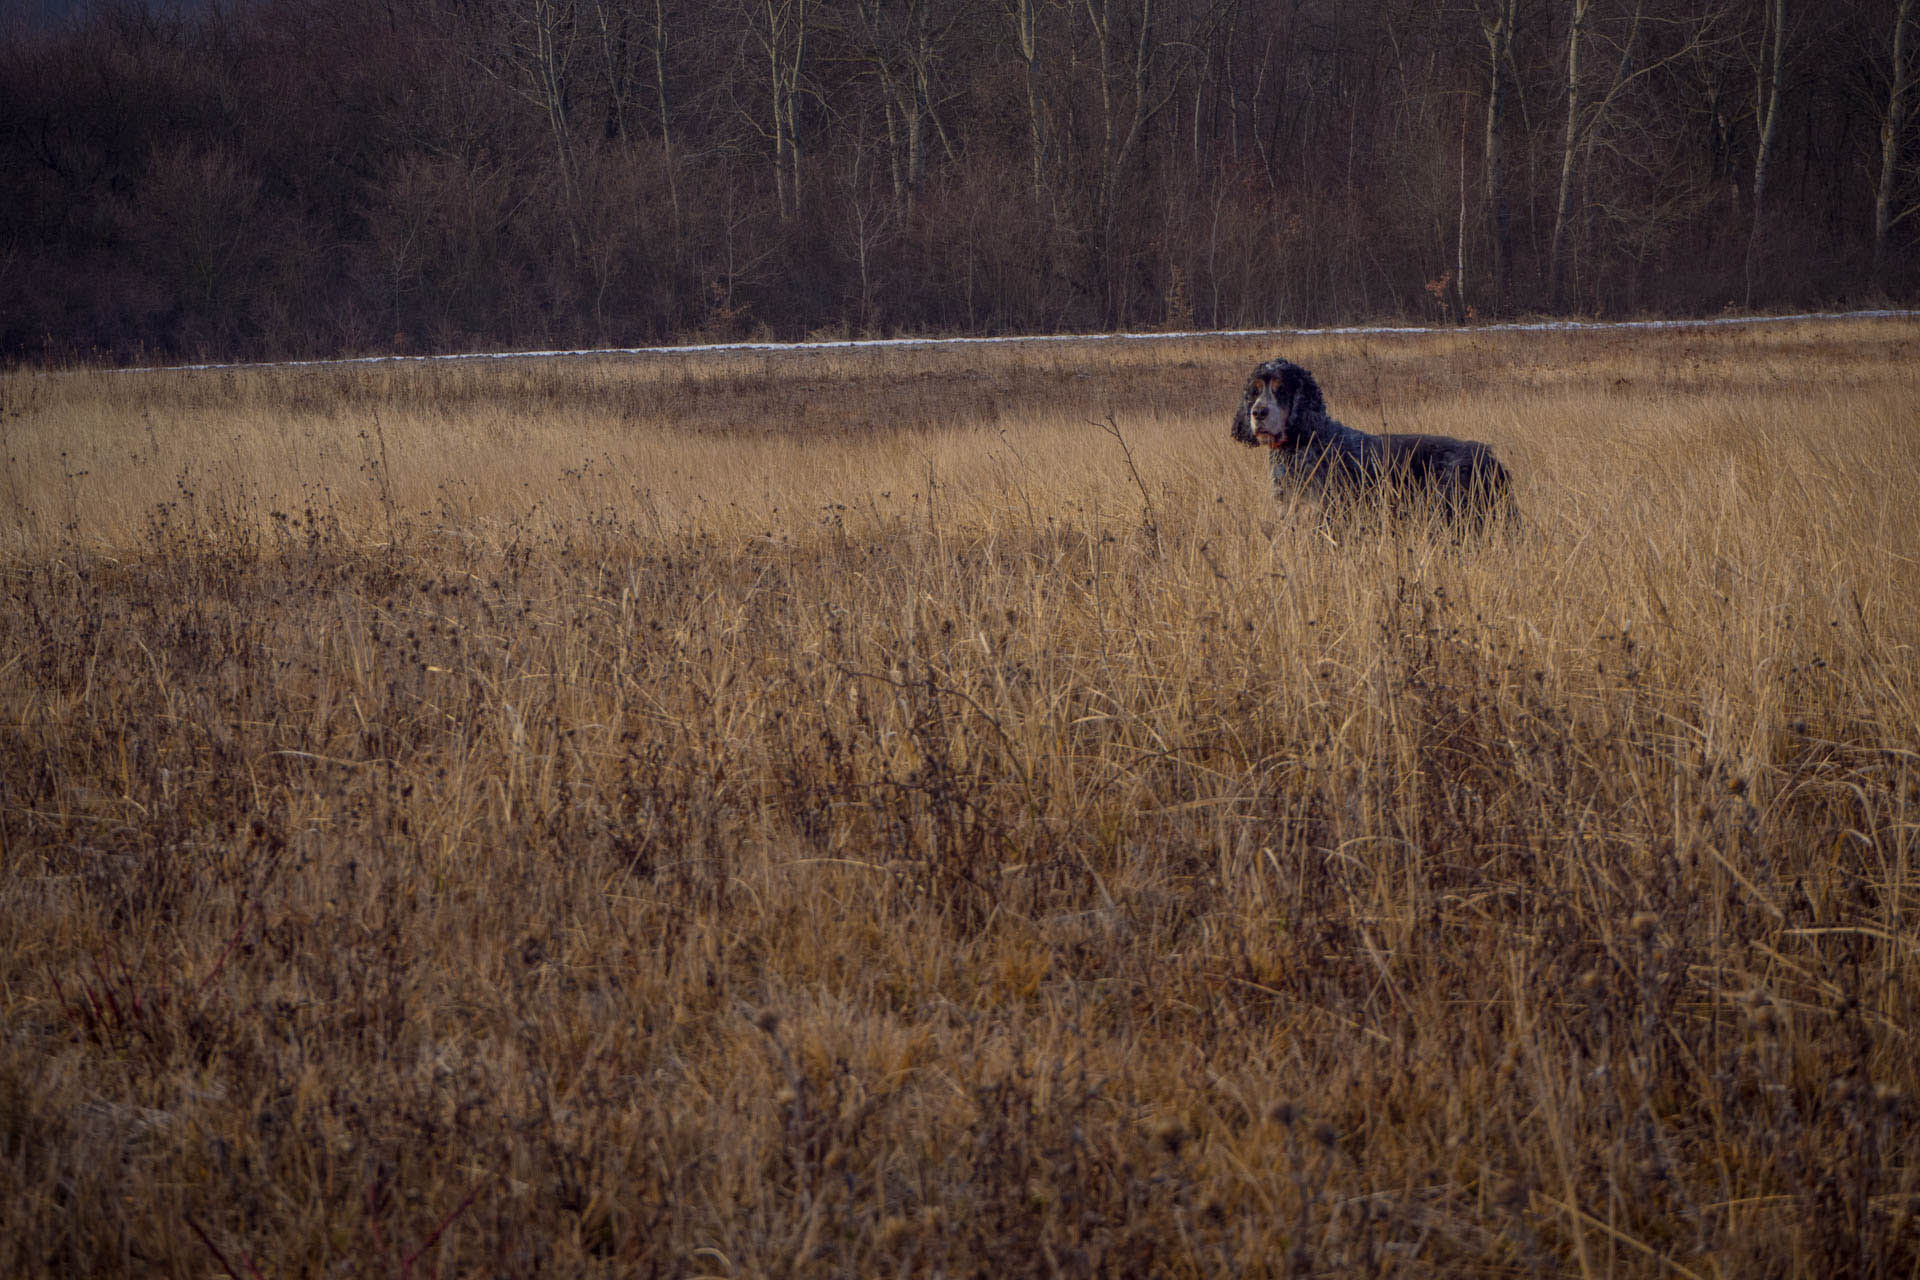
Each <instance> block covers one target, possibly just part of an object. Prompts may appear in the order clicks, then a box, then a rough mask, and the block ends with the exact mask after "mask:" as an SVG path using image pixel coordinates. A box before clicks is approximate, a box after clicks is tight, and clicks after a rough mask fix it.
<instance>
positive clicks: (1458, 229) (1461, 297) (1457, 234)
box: [1453, 97, 1472, 322]
mask: <svg viewBox="0 0 1920 1280" xmlns="http://www.w3.org/2000/svg"><path fill="white" fill-rule="evenodd" d="M1471 114H1472V109H1471V107H1470V106H1469V105H1468V100H1467V99H1466V98H1465V97H1462V98H1461V99H1460V207H1459V211H1458V213H1457V215H1456V219H1455V223H1454V242H1453V291H1454V296H1455V299H1456V300H1457V302H1458V304H1459V306H1458V310H1459V315H1460V319H1461V321H1462V322H1464V321H1465V320H1466V318H1467V120H1468V118H1469V117H1470V116H1471Z"/></svg>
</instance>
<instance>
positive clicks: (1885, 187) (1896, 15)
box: [1873, 0, 1920, 287]
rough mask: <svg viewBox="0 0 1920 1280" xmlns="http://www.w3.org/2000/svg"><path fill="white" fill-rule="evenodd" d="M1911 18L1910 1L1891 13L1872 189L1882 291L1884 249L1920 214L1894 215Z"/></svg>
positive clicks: (1910, 83) (1906, 108)
mask: <svg viewBox="0 0 1920 1280" xmlns="http://www.w3.org/2000/svg"><path fill="white" fill-rule="evenodd" d="M1912 15H1913V0H1897V3H1896V4H1895V5H1894V9H1893V50H1892V52H1893V64H1892V67H1891V74H1890V75H1889V76H1888V77H1887V109H1886V114H1885V115H1884V116H1883V117H1882V118H1881V121H1880V178H1879V181H1878V182H1876V183H1875V184H1874V189H1873V278H1874V280H1875V281H1876V282H1877V283H1879V284H1880V285H1881V286H1882V287H1885V286H1886V285H1887V284H1888V279H1887V247H1888V241H1889V240H1890V239H1891V237H1892V233H1893V227H1894V224H1895V223H1896V222H1898V221H1899V220H1900V219H1902V218H1905V217H1907V216H1908V215H1910V214H1912V213H1914V212H1916V211H1917V210H1920V205H1916V206H1914V207H1913V208H1909V209H1906V210H1904V211H1902V212H1901V213H1899V214H1895V213H1894V211H1893V200H1894V192H1895V187H1896V185H1897V183H1898V179H1899V173H1900V140H1901V138H1902V137H1903V136H1905V134H1906V131H1907V126H1908V124H1909V123H1910V121H1911V120H1912V118H1913V92H1914V79H1915V74H1914V68H1913V67H1912V65H1910V62H1911V60H1910V59H1909V57H1908V53H1907V24H1908V21H1909V19H1910V18H1911V17H1912Z"/></svg>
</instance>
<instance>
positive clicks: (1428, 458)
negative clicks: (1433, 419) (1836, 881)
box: [1233, 360, 1513, 527]
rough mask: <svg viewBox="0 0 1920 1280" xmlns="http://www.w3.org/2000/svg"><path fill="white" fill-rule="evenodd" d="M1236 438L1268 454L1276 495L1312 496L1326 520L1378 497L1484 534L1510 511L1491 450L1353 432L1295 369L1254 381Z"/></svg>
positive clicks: (1276, 370) (1271, 367)
mask: <svg viewBox="0 0 1920 1280" xmlns="http://www.w3.org/2000/svg"><path fill="white" fill-rule="evenodd" d="M1233 438H1234V439H1235V440H1238V441H1239V442H1240V443H1242V444H1246V445H1265V446H1266V447H1267V450H1268V457H1269V458H1270V459H1271V462H1272V466H1273V488H1274V492H1275V493H1276V494H1280V493H1286V492H1299V493H1305V494H1308V495H1310V496H1312V497H1315V498H1318V499H1319V500H1320V503H1321V506H1322V507H1323V508H1324V509H1325V510H1327V511H1328V513H1329V514H1332V513H1334V512H1336V511H1342V510H1345V509H1348V508H1351V507H1352V506H1353V505H1354V504H1355V503H1356V502H1357V501H1358V500H1361V499H1365V498H1369V497H1379V498H1383V499H1385V501H1386V503H1387V505H1388V506H1389V507H1390V508H1393V509H1402V508H1406V507H1409V506H1416V507H1417V506H1419V505H1428V506H1431V507H1432V508H1433V509H1435V510H1436V511H1437V512H1438V514H1440V515H1441V516H1443V517H1445V518H1447V519H1449V520H1453V521H1457V522H1463V523H1466V524H1468V525H1471V526H1475V527H1477V526H1478V525H1479V524H1480V523H1481V522H1483V521H1484V520H1485V519H1486V518H1487V517H1488V516H1492V515H1501V514H1505V513H1506V512H1507V511H1508V510H1509V509H1510V507H1511V504H1512V501H1513V499H1512V493H1511V487H1512V482H1511V480H1510V479H1509V477H1508V475H1507V469H1506V468H1505V467H1503V466H1501V465H1500V460H1499V459H1498V458H1495V457H1494V456H1493V450H1491V449H1489V448H1488V447H1487V446H1486V445H1484V444H1480V443H1478V442H1476V441H1473V440H1455V439H1453V438H1452V437H1451V436H1429V435H1369V434H1368V433H1367V432H1365V431H1356V430H1355V429H1354V428H1352V427H1349V426H1347V425H1346V424H1344V423H1341V422H1337V421H1335V420H1334V419H1333V418H1331V417H1329V416H1328V414H1327V405H1326V401H1325V399H1324V398H1323V397H1322V396H1321V394H1320V386H1319V384H1318V383H1316V382H1315V381H1314V380H1313V375H1312V374H1310V373H1308V372H1307V371H1306V370H1305V369H1302V368H1301V367H1300V366H1299V365H1297V364H1294V363H1293V362H1291V361H1289V360H1269V361H1267V362H1266V363H1265V364H1263V365H1261V366H1260V367H1259V368H1257V369H1255V370H1254V371H1253V377H1252V378H1251V379H1250V380H1249V381H1248V383H1247V393H1246V396H1245V397H1244V398H1243V399H1242V401H1241V403H1240V411H1239V412H1238V413H1236V414H1234V416H1233Z"/></svg>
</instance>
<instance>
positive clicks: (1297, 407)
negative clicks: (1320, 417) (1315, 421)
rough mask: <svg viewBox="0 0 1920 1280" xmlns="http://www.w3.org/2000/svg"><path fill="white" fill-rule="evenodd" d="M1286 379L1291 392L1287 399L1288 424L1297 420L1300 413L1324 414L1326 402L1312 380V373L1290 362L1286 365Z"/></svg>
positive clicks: (1316, 384) (1318, 386)
mask: <svg viewBox="0 0 1920 1280" xmlns="http://www.w3.org/2000/svg"><path fill="white" fill-rule="evenodd" d="M1286 380H1287V384H1288V389H1289V390H1290V391H1291V392H1292V395H1291V397H1290V398H1289V399H1288V401H1287V425H1288V426H1292V425H1294V424H1295V423H1297V422H1299V421H1300V418H1301V415H1302V414H1309V413H1319V414H1324V413H1325V412H1326V411H1327V402H1326V400H1325V399H1324V398H1323V397H1322V396H1321V394H1320V384H1319V383H1317V382H1315V381H1314V380H1313V375H1312V374H1310V373H1308V372H1307V371H1306V370H1305V369H1302V368H1301V367H1300V366H1299V365H1297V364H1291V365H1288V366H1287V373H1286Z"/></svg>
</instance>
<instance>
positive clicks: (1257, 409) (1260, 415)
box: [1253, 404, 1273, 422]
mask: <svg viewBox="0 0 1920 1280" xmlns="http://www.w3.org/2000/svg"><path fill="white" fill-rule="evenodd" d="M1272 412H1273V406H1271V405H1265V404H1257V405H1255V406H1253V420H1254V421H1255V422H1265V421H1266V420H1267V415H1268V414H1270V413H1272Z"/></svg>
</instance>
